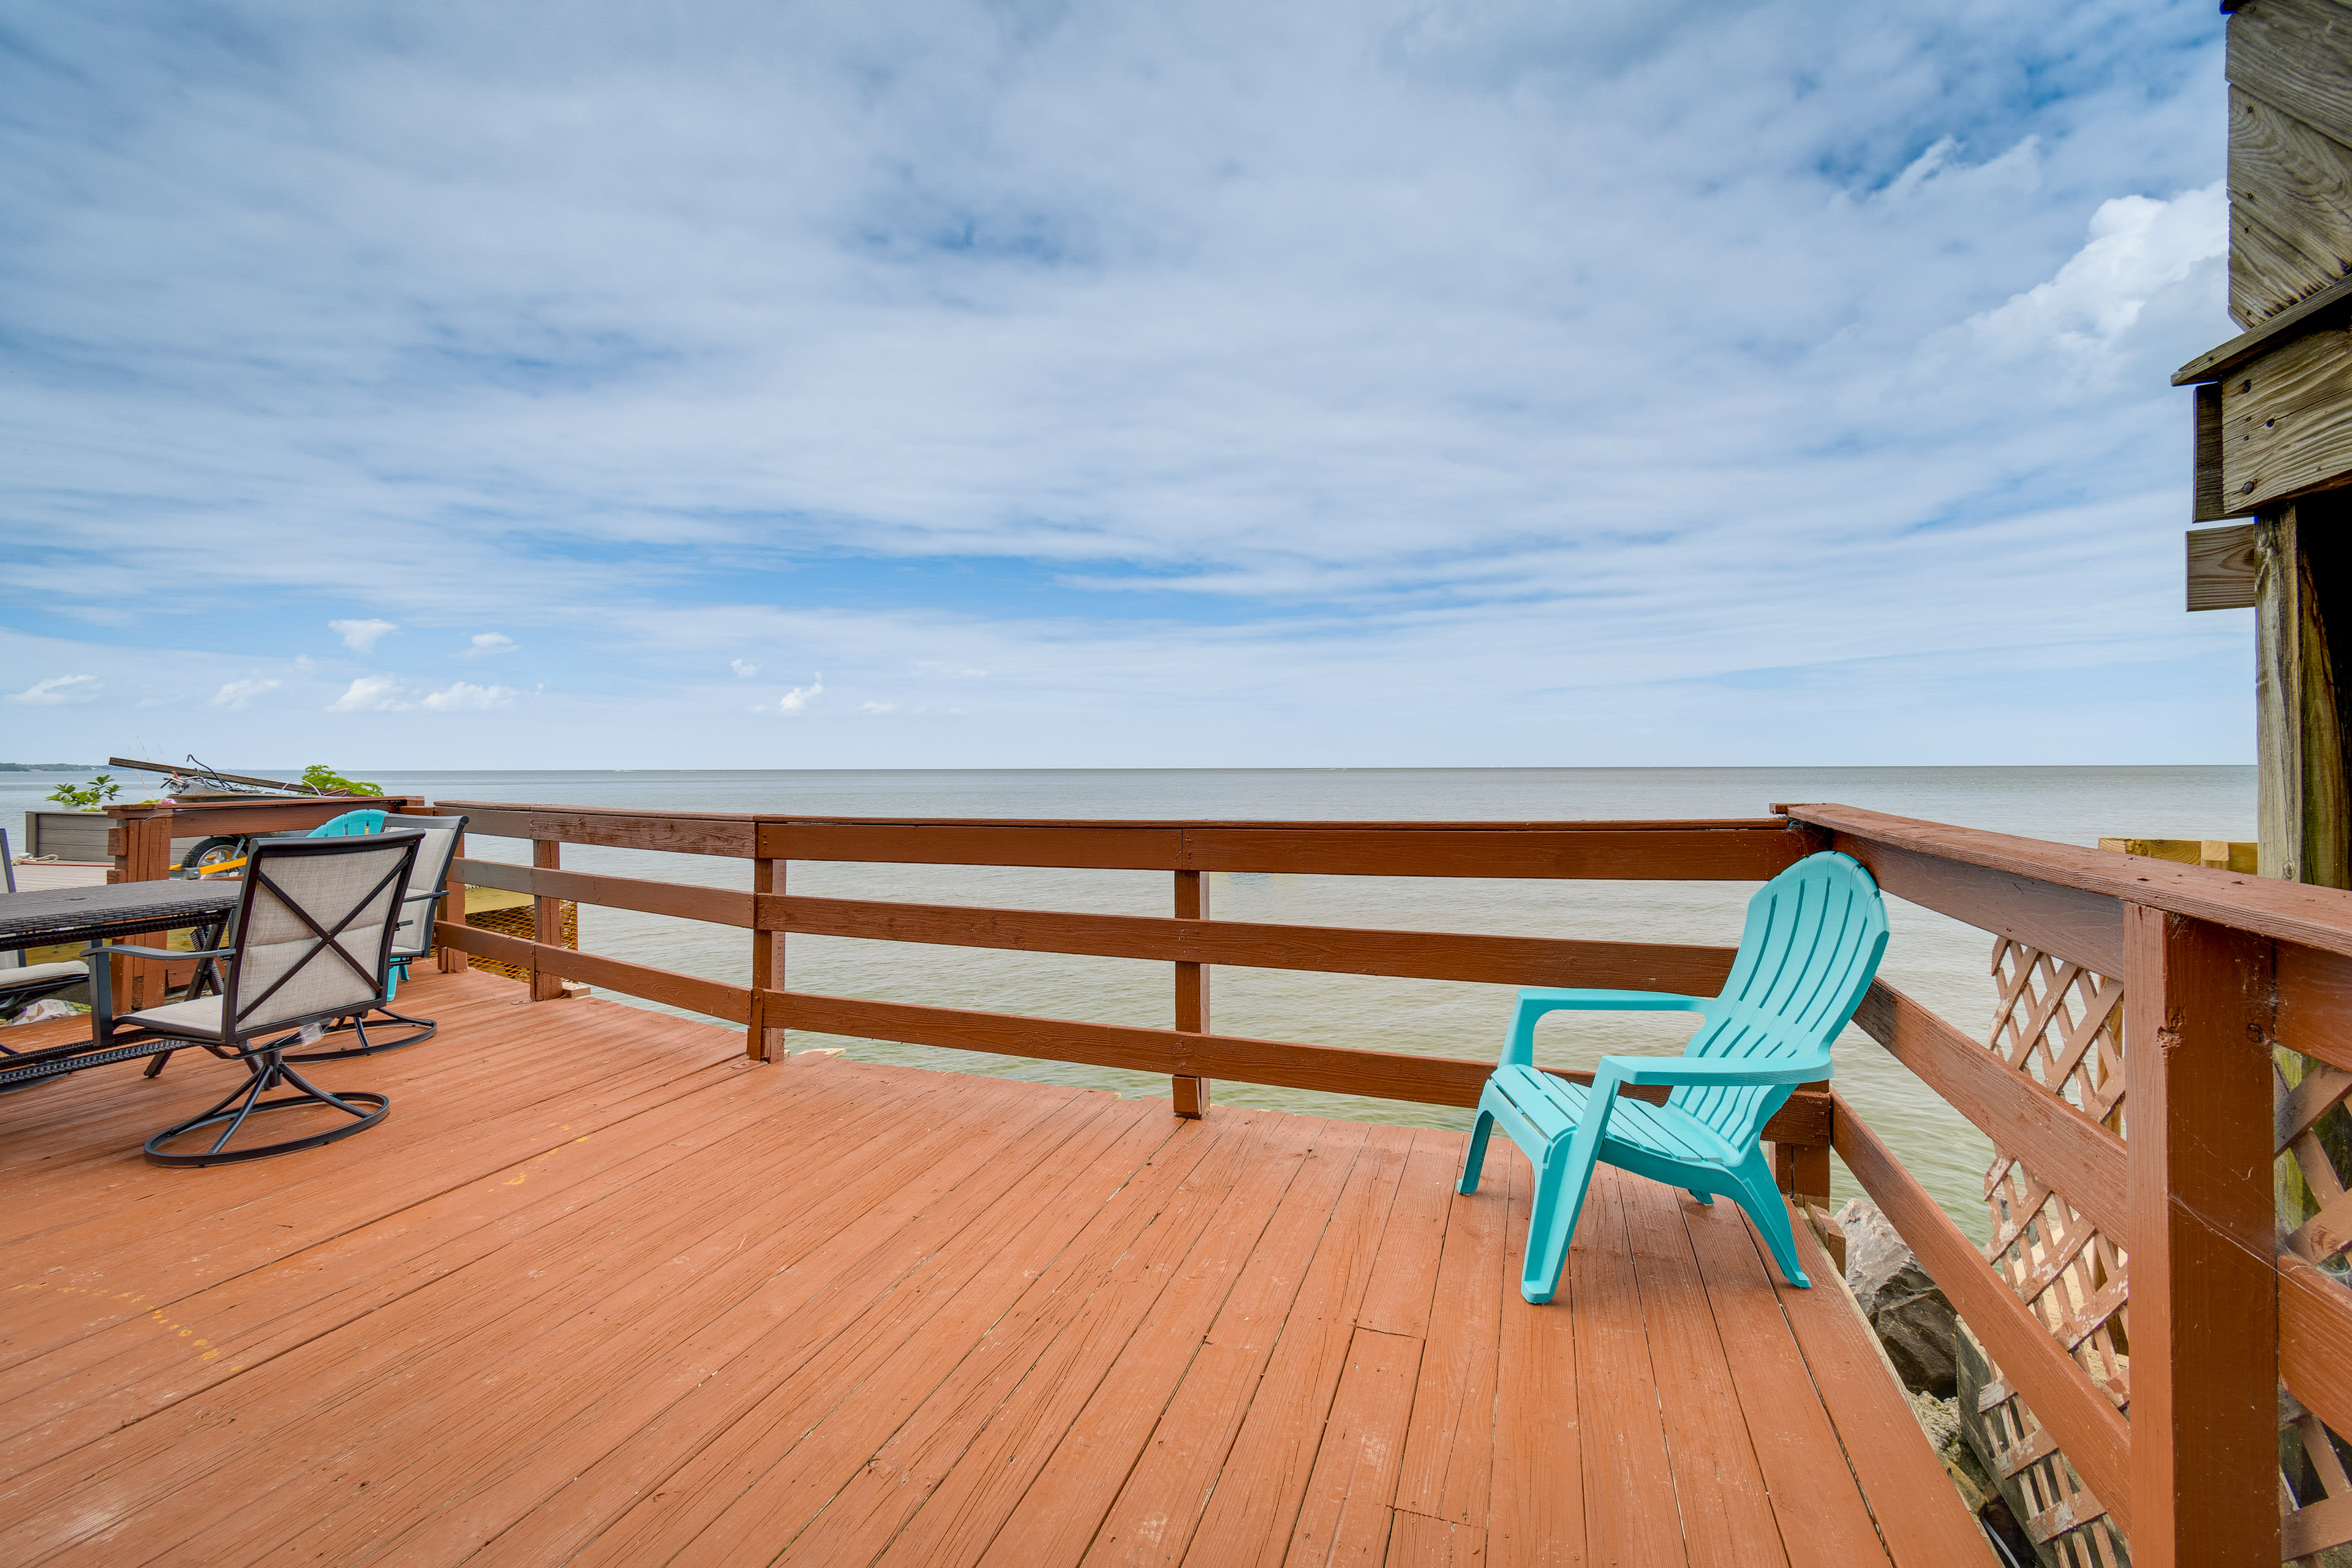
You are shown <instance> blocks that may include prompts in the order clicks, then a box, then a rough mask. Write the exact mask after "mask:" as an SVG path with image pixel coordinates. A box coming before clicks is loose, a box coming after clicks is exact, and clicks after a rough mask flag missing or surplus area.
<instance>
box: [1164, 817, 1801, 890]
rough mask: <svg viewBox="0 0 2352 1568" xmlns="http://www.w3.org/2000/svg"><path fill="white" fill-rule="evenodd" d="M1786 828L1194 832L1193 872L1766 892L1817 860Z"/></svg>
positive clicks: (1189, 860)
mask: <svg viewBox="0 0 2352 1568" xmlns="http://www.w3.org/2000/svg"><path fill="white" fill-rule="evenodd" d="M1813 848H1814V845H1813V843H1812V841H1811V838H1810V837H1808V836H1807V835H1804V834H1801V833H1795V832H1791V831H1790V829H1789V828H1788V827H1786V826H1780V825H1774V826H1764V827H1741V828H1686V829H1683V830H1680V831H1676V830H1673V829H1663V828H1644V829H1639V830H1636V831H1632V832H1626V831H1621V830H1617V829H1612V828H1601V827H1577V828H1570V829H1564V830H1563V829H1554V828H1521V829H1517V830H1510V831H1496V830H1494V829H1475V830H1474V829H1463V828H1438V829H1412V828H1377V829H1370V830H1366V829H1362V828H1339V827H1328V826H1324V827H1314V828H1187V829H1186V830H1185V833H1184V869H1186V870H1191V871H1272V872H1285V873H1289V874H1292V875H1312V876H1326V877H1330V876H1339V877H1495V878H1545V879H1557V878H1580V879H1598V880H1631V881H1659V880H1675V881H1683V880H1712V881H1735V882H1738V881H1753V882H1761V881H1765V880H1768V879H1770V878H1772V877H1774V876H1776V875H1778V874H1779V873H1780V872H1781V871H1782V870H1785V869H1786V868H1789V867H1790V866H1792V865H1794V864H1795V863H1796V862H1797V861H1799V860H1801V859H1802V858H1804V857H1805V856H1807V855H1809V854H1811V852H1812V850H1813Z"/></svg>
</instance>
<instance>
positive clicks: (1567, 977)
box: [630, 872, 1738, 996]
mask: <svg viewBox="0 0 2352 1568" xmlns="http://www.w3.org/2000/svg"><path fill="white" fill-rule="evenodd" d="M1188 874H1190V875H1197V873H1181V872H1180V873H1179V875H1188ZM758 904H759V920H760V921H761V925H762V927H763V928H764V929H768V930H774V931H800V932H803V933H805V934H807V935H811V936H845V937H857V938H862V939H864V940H866V941H872V942H928V943H936V944H944V945H948V946H953V947H988V948H999V949H1005V950H1009V951H1013V952H1078V953H1087V954H1091V955H1093V956H1096V957H1100V958H1138V959H1149V960H1154V961H1158V962H1160V963H1189V964H1229V965H1233V966H1235V967H1239V968H1253V969H1298V970H1311V971H1318V972H1321V973H1334V974H1389V975H1406V976H1412V977H1414V978H1418V979H1424V980H1471V981H1480V982H1484V983H1486V984H1496V985H1591V986H1602V987H1612V988H1622V989H1628V990H1646V991H1673V992H1678V993H1682V994H1697V995H1704V996H1712V995H1714V994H1716V993H1717V991H1719V990H1721V989H1722V987H1723V982H1724V979H1725V977H1726V976H1727V975H1728V974H1729V973H1731V960H1732V958H1733V956H1734V954H1735V953H1736V952H1737V951H1738V950H1737V949H1734V948H1728V947H1697V946H1679V945H1673V944H1666V943H1651V942H1572V941H1565V940H1561V939H1558V938H1549V937H1520V936H1478V935H1469V934H1458V933H1454V932H1446V931H1365V930H1354V929H1349V928H1347V927H1340V926H1293V925H1266V924H1259V923H1255V922H1252V921H1216V920H1194V919H1183V918H1173V917H1171V918H1167V919H1162V918H1160V917H1157V916H1150V915H1087V914H1065V913H1061V912H1059V911H1054V910H999V909H985V908H971V907H962V906H956V905H945V904H906V903H895V902H883V901H878V900H860V899H820V898H810V897H805V896H802V895H798V894H794V895H791V896H778V897H767V896H763V897H761V898H760V899H759V900H758ZM630 907H635V906H630Z"/></svg>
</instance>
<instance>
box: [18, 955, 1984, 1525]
mask: <svg viewBox="0 0 2352 1568" xmlns="http://www.w3.org/2000/svg"><path fill="white" fill-rule="evenodd" d="M402 999H403V1002H404V1003H410V1002H414V1003H415V1005H416V1006H417V1007H418V1008H420V1009H422V1010H423V1011H424V1012H425V1014H427V1015H429V1016H437V1017H439V1018H440V1019H441V1020H442V1023H443V1028H442V1033H441V1035H440V1037H438V1038H436V1039H435V1040H433V1041H431V1042H429V1043H427V1044H425V1045H423V1046H420V1047H415V1048H413V1049H410V1050H407V1051H404V1052H399V1053H395V1054H393V1055H389V1056H385V1057H383V1058H372V1059H365V1060H360V1061H353V1062H348V1063H340V1064H336V1065H335V1066H333V1067H332V1068H327V1069H323V1071H324V1073H325V1075H326V1076H327V1078H328V1081H329V1082H330V1083H331V1085H335V1086H348V1087H367V1088H374V1089H381V1090H383V1092H385V1093H388V1094H390V1095H391V1096H392V1097H393V1100H394V1106H395V1109H394V1114H393V1116H392V1117H391V1118H390V1119H389V1120H387V1121H386V1122H385V1123H384V1124H383V1126H382V1127H380V1128H376V1129H373V1130H372V1131H369V1132H366V1133H363V1134H362V1135H361V1136H359V1137H357V1138H353V1139H351V1140H348V1141H346V1142H342V1143H339V1144H334V1145H331V1146H329V1147H327V1148H324V1149H319V1150H312V1151H309V1152H304V1153H301V1154H297V1155H292V1156H289V1157H286V1158H284V1159H280V1160H272V1161H265V1162H259V1163H254V1164H250V1165H242V1166H225V1167H216V1168H214V1169H212V1170H208V1171H163V1170H158V1169H155V1168H153V1167H150V1166H148V1165H147V1164H146V1163H144V1162H143V1161H142V1160H141V1159H140V1158H139V1157H138V1145H139V1142H140V1140H141V1139H142V1138H143V1137H144V1136H145V1135H146V1134H147V1133H148V1132H150V1131H153V1130H154V1129H155V1128H156V1127H159V1126H162V1125H163V1124H165V1123H166V1122H168V1121H172V1120H173V1119H174V1118H176V1117H178V1116H181V1115H184V1114H186V1113H187V1111H189V1110H192V1109H194V1108H195V1107H198V1106H201V1105H202V1104H204V1103H206V1102H208V1101H209V1100H211V1099H213V1098H214V1097H215V1096H216V1095H217V1094H218V1093H219V1092H220V1091H221V1089H223V1088H224V1087H225V1084H226V1081H227V1080H226V1074H227V1073H228V1072H229V1071H230V1070H231V1069H229V1068H226V1067H225V1066H224V1065H223V1064H220V1063H217V1062H214V1061H211V1060H209V1059H208V1058H197V1057H182V1058H176V1059H175V1060H174V1061H173V1063H172V1066H171V1068H170V1069H169V1070H168V1071H167V1072H166V1073H165V1074H164V1076H163V1078H162V1079H155V1080H147V1079H140V1078H139V1077H138V1076H137V1066H138V1064H135V1063H134V1064H129V1065H127V1066H118V1067H114V1068H98V1069H94V1070H92V1071H90V1072H88V1073H84V1074H81V1075H79V1076H78V1077H76V1078H74V1079H68V1080H65V1081H63V1082H58V1083H54V1084H50V1085H47V1086H43V1087H42V1088H39V1089H34V1090H30V1091H26V1092H23V1093H19V1094H14V1095H0V1183H5V1190H6V1191H7V1193H8V1194H9V1197H10V1199H11V1200H12V1201H11V1202H10V1203H9V1204H7V1205H0V1257H5V1265H6V1267H5V1271H0V1296H5V1300H6V1302H7V1310H6V1311H5V1313H0V1518H5V1520H6V1521H8V1523H7V1525H6V1527H5V1531H6V1533H5V1546H0V1556H5V1560H6V1561H7V1562H9V1563H12V1564H16V1563H23V1564H26V1565H31V1564H41V1563H59V1564H65V1563H92V1564H96V1563H105V1564H114V1563H131V1562H156V1563H163V1562H191V1563H193V1562H205V1563H280V1562H282V1563H297V1562H301V1563H317V1562H336V1563H361V1562H367V1563H395V1562H397V1563H457V1562H461V1561H467V1562H471V1563H477V1564H484V1565H487V1564H492V1563H518V1564H520V1563H550V1562H558V1561H570V1562H575V1563H582V1564H588V1563H632V1564H634V1563H651V1562H672V1563H688V1564H690V1563H730V1562H738V1561H770V1560H774V1559H778V1558H780V1557H781V1558H782V1559H784V1560H788V1561H792V1562H808V1563H827V1564H830V1563H867V1562H875V1561H881V1560H890V1561H904V1562H908V1563H927V1564H928V1563H943V1562H956V1563H978V1562H982V1561H983V1560H985V1561H991V1562H1001V1563H1006V1564H1010V1565H1012V1568H1049V1565H1056V1564H1062V1563H1077V1562H1080V1561H1086V1562H1090V1563H1130V1564H1140V1563H1160V1564H1173V1563H1182V1562H1192V1563H1207V1564H1214V1565H1216V1568H1223V1565H1225V1564H1229V1563H1236V1564H1237V1563H1268V1564H1271V1563H1281V1562H1284V1561H1289V1562H1292V1563H1332V1562H1360V1563H1378V1562H1382V1561H1385V1562H1389V1563H1399V1564H1407V1563H1411V1564H1423V1563H1428V1564H1437V1563H1496V1564H1501V1563H1570V1562H1583V1563H1604V1562H1610V1561H1623V1562H1640V1563H1681V1562H1720V1561H1738V1562H1757V1563H1769V1562H1777V1561H1780V1560H1782V1559H1783V1557H1784V1556H1785V1557H1786V1558H1787V1559H1788V1560H1790V1561H1798V1562H1812V1561H1832V1560H1833V1561H1838V1562H1841V1563H1845V1562H1866V1561H1877V1562H1885V1561H1886V1560H1887V1558H1888V1555H1889V1551H1888V1549H1889V1548H1891V1550H1892V1555H1893V1558H1894V1560H1895V1561H1896V1562H1898V1563H1906V1564H1908V1563H1926V1562H1944V1561H1958V1560H1968V1558H1969V1553H1970V1552H1974V1551H1976V1550H1977V1548H1976V1547H1975V1544H1974V1542H1975V1537H1974V1536H1973V1535H1972V1534H1971V1533H1969V1531H1970V1530H1971V1526H1970V1524H1969V1521H1968V1520H1967V1518H1966V1516H1965V1515H1964V1514H1963V1513H1961V1512H1960V1510H1959V1508H1958V1502H1957V1500H1954V1499H1953V1498H1952V1497H1951V1494H1950V1492H1949V1489H1948V1487H1943V1488H1940V1489H1939V1482H1940V1472H1939V1471H1938V1469H1937V1467H1936V1465H1935V1461H1934V1459H1933V1458H1932V1456H1931V1455H1930V1454H1929V1453H1928V1451H1927V1446H1926V1444H1925V1442H1924V1440H1922V1439H1921V1438H1919V1436H1918V1435H1917V1433H1916V1429H1915V1428H1913V1427H1912V1426H1910V1425H1909V1424H1908V1416H1907V1412H1906V1407H1905V1405H1904V1403H1903V1401H1902V1398H1901V1395H1900V1394H1899V1392H1897V1391H1895V1389H1894V1388H1893V1387H1892V1386H1891V1385H1890V1384H1888V1383H1887V1380H1886V1377H1885V1372H1884V1370H1883V1368H1882V1367H1881V1366H1880V1364H1879V1363H1878V1361H1877V1358H1876V1357H1875V1356H1874V1355H1872V1354H1871V1353H1869V1352H1870V1347H1869V1345H1868V1343H1867V1341H1866V1338H1864V1331H1863V1329H1862V1327H1861V1325H1860V1324H1859V1323H1858V1321H1854V1320H1853V1314H1852V1312H1851V1311H1850V1310H1845V1309H1844V1304H1843V1302H1842V1301H1840V1300H1837V1299H1836V1298H1835V1297H1834V1296H1832V1295H1831V1294H1829V1290H1828V1289H1823V1290H1816V1291H1813V1292H1809V1293H1808V1292H1796V1291H1791V1290H1788V1289H1776V1288H1775V1285H1774V1282H1773V1281H1772V1280H1771V1279H1769V1277H1768V1275H1767V1273H1766V1268H1767V1265H1766V1264H1765V1262H1764V1260H1763V1259H1762V1258H1761V1257H1760V1256H1759V1253H1758V1250H1757V1247H1756V1245H1755V1242H1754V1239H1753V1237H1752V1235H1751V1234H1750V1232H1749V1231H1748V1226H1747V1225H1746V1222H1745V1221H1744V1220H1742V1219H1740V1218H1739V1216H1738V1215H1735V1214H1731V1213H1730V1212H1729V1211H1728V1208H1727V1205H1723V1206H1718V1208H1717V1209H1716V1210H1714V1211H1711V1212H1710V1211H1705V1210H1701V1209H1699V1208H1697V1207H1696V1205H1691V1204H1690V1203H1688V1202H1687V1201H1685V1200H1684V1199H1683V1198H1682V1197H1681V1195H1680V1194H1674V1193H1669V1192H1666V1191H1665V1190H1664V1189H1661V1188H1657V1187H1654V1186H1653V1185H1651V1184H1647V1183H1643V1182H1640V1181H1638V1180H1636V1179H1634V1178H1632V1177H1628V1176H1623V1175H1621V1174H1618V1173H1608V1172H1604V1173H1601V1179H1600V1180H1598V1181H1596V1183H1595V1184H1594V1188H1593V1199H1592V1201H1591V1206H1590V1207H1589V1208H1588V1211H1587V1213H1586V1215H1585V1217H1584V1223H1583V1224H1582V1226H1580V1231H1579V1234H1578V1237H1577V1246H1576V1248H1575V1250H1574V1252H1573V1253H1572V1254H1571V1257H1570V1265H1569V1279H1568V1282H1567V1287H1566V1289H1563V1291H1562V1293H1561V1294H1562V1301H1561V1302H1560V1303H1559V1304H1556V1305H1554V1306H1550V1307H1543V1308H1531V1307H1528V1305H1527V1304H1526V1303H1525V1302H1523V1301H1521V1300H1519V1299H1518V1294H1517V1275H1518V1258H1519V1249H1520V1247H1521V1245H1522V1241H1523V1237H1522V1232H1523V1230H1524V1226H1525V1223H1526V1212H1525V1203H1526V1186H1527V1171H1526V1167H1525V1164H1524V1163H1523V1162H1521V1161H1519V1160H1518V1159H1517V1156H1516V1154H1514V1153H1511V1152H1507V1151H1504V1150H1497V1151H1496V1157H1495V1160H1494V1162H1493V1163H1492V1166H1491V1169H1490V1175H1489V1179H1488V1181H1487V1183H1486V1186H1485V1188H1484V1189H1483V1190H1482V1191H1481V1192H1480V1193H1479V1194H1476V1195H1475V1196H1473V1197H1469V1198H1463V1197H1460V1196H1458V1195H1456V1194H1454V1193H1453V1191H1452V1184H1453V1180H1454V1174H1455V1171H1456V1166H1457V1163H1458V1161H1459V1159H1460V1153H1461V1147H1462V1141H1461V1139H1460V1138H1459V1137H1458V1136H1456V1135H1453V1134H1446V1133H1438V1132H1413V1131H1404V1130H1401V1129H1396V1128H1390V1127H1376V1126H1366V1125H1363V1124H1360V1123H1329V1122H1323V1121H1317V1120H1315V1119H1313V1118H1307V1117H1297V1116H1286V1115H1282V1114H1278V1113H1274V1112H1268V1111H1244V1110H1224V1109H1220V1110H1215V1111H1213V1113H1212V1115H1211V1116H1210V1117H1209V1118H1208V1120H1207V1121H1195V1122H1187V1121H1177V1120H1176V1119H1174V1118H1173V1117H1171V1116H1169V1115H1168V1114H1167V1112H1166V1110H1165V1109H1164V1106H1163V1105H1162V1104H1160V1102H1153V1101H1120V1100H1115V1099H1113V1098H1111V1097H1109V1096H1108V1095H1103V1094H1100V1093H1098V1092H1094V1091H1081V1090H1076V1089H1068V1088H1064V1087H1056V1086H1052V1085H1047V1084H1034V1083H1022V1082H1014V1081H1011V1080H998V1079H971V1078H963V1077H958V1076H953V1075H946V1074H936V1073H925V1072H917V1071H911V1070H908V1069H902V1068H885V1067H878V1066H874V1065H870V1064H862V1063H856V1062H852V1061H848V1060H845V1059H836V1058H801V1059H798V1060H794V1061H792V1062H780V1063H777V1064H773V1065H770V1066H754V1065H751V1064H749V1063H747V1062H745V1061H744V1059H743V1058H742V1056H741V1054H740V1033H739V1032H737V1031H733V1030H727V1029H721V1028H718V1027H715V1026H706V1025H698V1024H695V1023H691V1022H687V1021H682V1020H678V1019H674V1018H669V1017H665V1016H656V1015H652V1014H648V1013H645V1012H642V1011H635V1010H632V1009H629V1008H625V1007H623V1006H619V1005H614V1004H611V1003H607V1002H603V1001H588V1002H564V1003H558V1004H548V1005H530V1004H529V1003H527V1002H525V1001H524V1000H523V999H522V993H521V988H520V986H517V985H515V984H513V983H511V982H507V981H503V980H499V979H497V978H495V977H492V976H488V975H485V974H478V973H470V972H468V973H459V974H455V975H441V974H427V975H424V976H422V977H420V978H419V980H418V981H417V982H415V984H414V985H413V987H412V988H410V989H408V990H404V992H403V993H402ZM1809 1262H1811V1266H1812V1267H1813V1268H1815V1269H1816V1272H1817V1273H1818V1272H1820V1271H1821V1265H1820V1264H1819V1263H1818V1262H1817V1261H1812V1260H1810V1259H1809ZM1829 1289H1834V1287H1833V1286H1832V1287H1830V1288H1829ZM1841 1311H1843V1317H1841V1316H1840V1315H1839V1314H1840V1312H1841ZM1882 1536H1883V1537H1884V1543H1882V1539H1881V1538H1882ZM1784 1543H1785V1548H1784Z"/></svg>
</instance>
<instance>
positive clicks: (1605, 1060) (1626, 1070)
mask: <svg viewBox="0 0 2352 1568" xmlns="http://www.w3.org/2000/svg"><path fill="white" fill-rule="evenodd" d="M1829 1076H1830V1063H1829V1060H1828V1058H1821V1059H1819V1060H1812V1061H1796V1062H1791V1061H1772V1062H1762V1063H1759V1062H1756V1061H1752V1060H1748V1059H1747V1058H1739V1057H1729V1058H1726V1057H1602V1058H1601V1065H1600V1066H1599V1067H1598V1068H1596V1069H1595V1070H1594V1072H1593V1075H1592V1083H1593V1087H1594V1089H1596V1090H1597V1089H1599V1088H1600V1086H1601V1080H1602V1079H1608V1080H1609V1081H1611V1082H1612V1083H1623V1084H1635V1083H1665V1084H1702V1085H1705V1084H1712V1085H1715V1086H1717V1087H1719V1088H1727V1089H1728V1088H1738V1087H1742V1086H1748V1085H1756V1084H1779V1083H1790V1084H1795V1083H1811V1082H1813V1081H1815V1080H1816V1079H1825V1078H1827V1077H1829Z"/></svg>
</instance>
